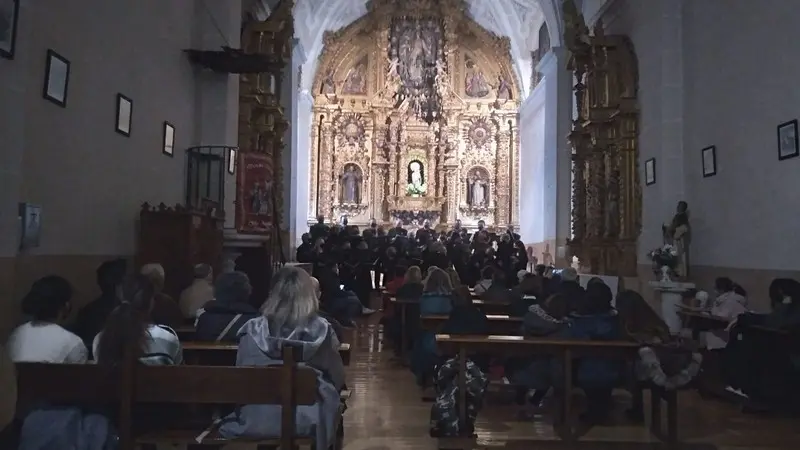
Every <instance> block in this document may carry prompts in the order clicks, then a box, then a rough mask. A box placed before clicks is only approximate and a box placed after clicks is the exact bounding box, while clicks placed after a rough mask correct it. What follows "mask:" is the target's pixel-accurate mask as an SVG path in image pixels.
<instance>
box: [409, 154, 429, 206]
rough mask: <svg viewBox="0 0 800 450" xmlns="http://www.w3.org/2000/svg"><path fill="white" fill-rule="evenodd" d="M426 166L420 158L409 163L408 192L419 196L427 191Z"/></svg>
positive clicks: (413, 195)
mask: <svg viewBox="0 0 800 450" xmlns="http://www.w3.org/2000/svg"><path fill="white" fill-rule="evenodd" d="M425 189H426V186H425V166H424V165H422V163H421V162H420V161H418V160H416V159H415V160H414V161H411V162H410V163H408V193H409V194H410V195H411V196H412V197H419V196H420V195H422V194H424V193H425Z"/></svg>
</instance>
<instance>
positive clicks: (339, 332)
mask: <svg viewBox="0 0 800 450" xmlns="http://www.w3.org/2000/svg"><path fill="white" fill-rule="evenodd" d="M311 285H312V286H313V287H314V292H315V293H316V294H317V302H319V298H320V297H321V296H322V290H321V289H320V286H319V280H317V279H316V278H315V277H311ZM318 314H319V316H320V317H322V318H323V319H325V320H327V321H328V323H330V324H331V326H332V327H333V331H334V333H336V338H337V339H339V341H340V342H341V341H342V338H343V337H344V327H343V326H342V324H340V323H339V321H338V320H336V319H335V318H334V317H333V316H331V315H330V314H328V313H326V312H325V311H323V310H322V309H320V310H319V311H318Z"/></svg>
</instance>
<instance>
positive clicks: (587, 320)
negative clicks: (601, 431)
mask: <svg viewBox="0 0 800 450" xmlns="http://www.w3.org/2000/svg"><path fill="white" fill-rule="evenodd" d="M612 298H613V296H612V294H611V289H610V288H609V287H608V286H607V285H606V284H605V283H590V284H589V285H588V286H587V289H586V297H585V300H584V301H583V302H582V304H581V305H580V307H579V309H578V311H576V312H575V313H574V314H573V315H572V326H571V327H569V329H568V331H567V337H569V338H572V339H581V340H592V341H614V340H621V339H622V338H623V337H622V328H621V326H620V322H619V318H618V317H617V311H616V310H615V309H614V308H613V307H612V306H611V300H612ZM576 367H577V374H576V375H577V376H576V383H577V385H578V386H580V387H581V388H582V389H583V391H584V392H585V393H586V400H587V412H586V414H585V415H584V416H583V417H582V418H583V419H585V420H588V421H591V422H599V421H603V420H604V419H605V418H606V416H607V414H608V411H609V409H610V408H611V391H612V390H613V388H614V385H616V384H617V383H618V382H619V380H620V375H621V367H620V365H619V363H618V362H617V361H614V360H609V359H607V358H600V357H597V358H595V357H587V358H581V359H580V360H579V361H578V362H577V364H576Z"/></svg>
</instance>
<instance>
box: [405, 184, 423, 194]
mask: <svg viewBox="0 0 800 450" xmlns="http://www.w3.org/2000/svg"><path fill="white" fill-rule="evenodd" d="M427 190H428V187H427V186H426V185H424V184H421V185H419V186H417V185H415V184H413V183H408V187H407V188H406V193H407V194H408V195H412V196H414V197H419V196H420V195H424V194H425V192H426V191H427Z"/></svg>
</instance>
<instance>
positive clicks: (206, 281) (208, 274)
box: [178, 264, 214, 319]
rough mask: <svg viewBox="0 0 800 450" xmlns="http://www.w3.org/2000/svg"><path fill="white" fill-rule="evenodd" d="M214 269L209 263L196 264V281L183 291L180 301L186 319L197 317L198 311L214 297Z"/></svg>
mask: <svg viewBox="0 0 800 450" xmlns="http://www.w3.org/2000/svg"><path fill="white" fill-rule="evenodd" d="M213 282H214V269H213V268H211V266H210V265H208V264H197V265H196V266H194V281H192V284H190V285H189V287H187V288H186V289H184V290H183V292H181V296H180V300H179V301H178V303H179V304H180V306H181V313H182V314H183V317H184V318H186V319H195V318H197V315H198V314H197V312H198V310H200V308H202V307H203V305H205V304H206V303H208V302H210V301H211V300H213V299H214V286H213V285H212V283H213Z"/></svg>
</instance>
